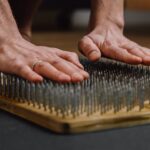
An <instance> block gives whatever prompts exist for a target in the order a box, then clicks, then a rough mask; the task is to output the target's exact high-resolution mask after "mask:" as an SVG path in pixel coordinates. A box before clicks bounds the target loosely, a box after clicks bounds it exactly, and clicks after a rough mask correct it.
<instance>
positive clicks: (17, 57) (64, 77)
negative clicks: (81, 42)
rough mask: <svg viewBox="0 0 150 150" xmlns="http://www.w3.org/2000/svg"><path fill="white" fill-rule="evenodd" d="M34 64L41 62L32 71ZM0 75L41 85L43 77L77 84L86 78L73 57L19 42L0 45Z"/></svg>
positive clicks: (11, 41) (22, 40) (54, 49)
mask: <svg viewBox="0 0 150 150" xmlns="http://www.w3.org/2000/svg"><path fill="white" fill-rule="evenodd" d="M38 60H41V62H40V63H38V64H36V66H35V67H34V70H32V65H33V64H34V63H35V62H36V61H38ZM0 71H3V72H8V73H13V74H17V75H19V76H22V77H23V78H25V79H27V80H30V81H34V82H36V81H42V80H43V76H44V77H47V78H50V79H52V80H55V81H58V82H71V81H72V82H79V81H82V80H84V79H87V78H88V76H89V75H88V73H87V72H85V71H84V69H83V66H82V65H81V64H80V62H79V59H78V56H77V54H75V53H73V52H67V51H62V50H60V49H57V48H49V47H44V46H36V45H34V44H32V43H30V42H28V41H26V40H24V39H20V38H19V39H15V40H7V41H5V42H3V43H2V44H1V45H0Z"/></svg>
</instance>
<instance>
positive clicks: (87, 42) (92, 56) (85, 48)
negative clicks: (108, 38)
mask: <svg viewBox="0 0 150 150" xmlns="http://www.w3.org/2000/svg"><path fill="white" fill-rule="evenodd" d="M78 49H79V51H80V52H81V53H82V54H83V55H85V56H86V57H87V58H88V59H89V60H91V61H98V60H99V59H100V57H101V52H100V49H99V48H98V47H97V45H96V44H95V43H94V42H93V40H92V39H91V38H89V37H88V36H84V37H83V38H82V39H81V40H80V41H79V43H78Z"/></svg>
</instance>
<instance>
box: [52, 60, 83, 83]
mask: <svg viewBox="0 0 150 150" xmlns="http://www.w3.org/2000/svg"><path fill="white" fill-rule="evenodd" d="M50 63H51V64H52V65H53V66H54V67H56V68H57V69H58V70H60V71H62V72H64V73H66V74H68V75H69V76H71V79H72V82H80V81H82V80H84V76H83V75H82V74H81V72H80V71H79V70H81V69H79V68H78V69H79V70H78V69H76V66H75V65H73V64H72V63H70V62H67V61H65V60H63V59H61V58H59V59H57V60H55V61H53V62H50ZM82 71H83V70H82Z"/></svg>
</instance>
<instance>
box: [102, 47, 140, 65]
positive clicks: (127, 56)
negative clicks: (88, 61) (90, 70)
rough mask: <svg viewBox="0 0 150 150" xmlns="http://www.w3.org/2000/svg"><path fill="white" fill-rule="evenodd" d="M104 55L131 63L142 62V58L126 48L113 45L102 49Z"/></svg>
mask: <svg viewBox="0 0 150 150" xmlns="http://www.w3.org/2000/svg"><path fill="white" fill-rule="evenodd" d="M102 52H103V55H104V56H106V57H109V58H112V59H115V60H119V61H122V62H125V63H129V64H140V63H142V59H141V58H140V57H138V56H135V55H133V54H131V53H129V52H128V51H127V50H126V49H123V48H120V47H117V46H113V45H111V46H110V47H109V48H107V49H104V50H102Z"/></svg>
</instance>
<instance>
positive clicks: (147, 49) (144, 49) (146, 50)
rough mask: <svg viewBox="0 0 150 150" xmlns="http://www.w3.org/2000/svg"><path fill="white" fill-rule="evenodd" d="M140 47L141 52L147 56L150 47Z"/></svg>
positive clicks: (149, 52)
mask: <svg viewBox="0 0 150 150" xmlns="http://www.w3.org/2000/svg"><path fill="white" fill-rule="evenodd" d="M140 49H141V50H142V51H143V53H144V54H145V55H147V56H150V49H149V48H146V47H142V46H140Z"/></svg>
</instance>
